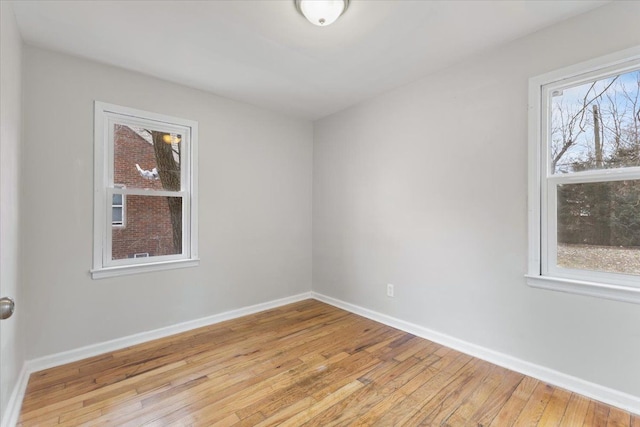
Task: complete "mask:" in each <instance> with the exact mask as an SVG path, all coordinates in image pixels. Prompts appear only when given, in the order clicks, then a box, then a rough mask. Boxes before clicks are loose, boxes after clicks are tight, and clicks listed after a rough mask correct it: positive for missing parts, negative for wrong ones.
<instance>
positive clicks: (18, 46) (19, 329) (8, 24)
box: [0, 1, 25, 418]
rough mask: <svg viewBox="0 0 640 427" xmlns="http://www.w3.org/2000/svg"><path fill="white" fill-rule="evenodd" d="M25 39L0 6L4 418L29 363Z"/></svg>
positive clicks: (0, 402)
mask: <svg viewBox="0 0 640 427" xmlns="http://www.w3.org/2000/svg"><path fill="white" fill-rule="evenodd" d="M21 70H22V40H21V38H20V34H19V32H18V27H17V25H16V20H15V17H14V15H13V10H12V9H11V5H10V4H9V3H8V2H4V1H3V2H0V297H5V296H8V297H11V298H13V299H14V300H15V301H16V304H17V309H16V312H15V314H14V315H13V317H11V318H9V319H7V320H3V321H2V323H0V336H1V338H0V339H1V340H2V342H0V349H1V352H2V353H1V354H0V360H1V361H2V364H1V365H0V369H1V372H0V378H1V379H2V380H1V381H0V418H2V414H4V413H5V409H6V405H7V401H8V399H9V395H10V393H11V391H12V389H13V387H14V385H15V383H16V380H17V378H18V374H19V372H20V369H21V368H22V363H23V361H24V358H25V339H24V329H23V324H24V319H25V317H24V301H23V299H22V289H21V287H20V284H19V266H18V251H19V239H18V229H19V222H20V221H19V209H18V206H19V202H18V200H19V198H18V187H19V183H18V175H19V171H18V164H19V157H20V156H19V147H20V126H21V99H22V91H21Z"/></svg>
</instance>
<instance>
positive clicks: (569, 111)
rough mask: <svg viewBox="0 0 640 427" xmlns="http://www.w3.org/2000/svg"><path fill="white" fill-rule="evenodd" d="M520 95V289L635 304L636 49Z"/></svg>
mask: <svg viewBox="0 0 640 427" xmlns="http://www.w3.org/2000/svg"><path fill="white" fill-rule="evenodd" d="M529 86H530V87H529V104H530V105H529V111H530V117H529V124H530V152H529V157H530V171H529V241H530V242H529V252H530V254H529V271H528V274H527V278H528V279H527V281H528V283H529V284H530V285H532V286H535V287H541V288H546V289H552V290H558V291H564V292H573V293H578V294H584V295H591V296H599V297H603V298H609V299H614V300H621V301H628V302H637V303H640V48H634V49H631V50H627V51H624V52H620V53H618V54H615V55H611V56H608V57H605V58H600V59H597V60H595V61H590V62H588V63H584V64H579V65H577V66H573V67H570V68H567V69H563V70H559V71H555V72H552V73H548V74H545V75H543V76H539V77H536V78H532V79H531V80H530V84H529Z"/></svg>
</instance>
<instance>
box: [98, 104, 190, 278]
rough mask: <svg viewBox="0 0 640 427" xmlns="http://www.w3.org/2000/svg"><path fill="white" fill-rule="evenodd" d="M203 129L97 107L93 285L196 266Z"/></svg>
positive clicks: (169, 119) (179, 121) (125, 110)
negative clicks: (198, 167) (198, 156)
mask: <svg viewBox="0 0 640 427" xmlns="http://www.w3.org/2000/svg"><path fill="white" fill-rule="evenodd" d="M197 126H198V125H197V123H196V122H193V121H190V120H184V119H178V118H174V117H168V116H164V115H159V114H155V113H149V112H145V111H139V110H134V109H132V108H126V107H120V106H117V105H111V104H105V103H102V102H96V103H95V141H94V144H95V162H94V167H95V176H94V183H95V184H94V185H95V188H94V254H93V269H92V270H91V274H92V277H93V278H94V279H97V278H102V277H109V276H116V275H122V274H131V273H140V272H146V271H153V270H162V269H168V268H177V267H190V266H195V265H197V264H198V257H197V205H196V202H197V194H196V189H197V174H196V171H195V166H196V165H195V162H194V159H195V158H196V148H197Z"/></svg>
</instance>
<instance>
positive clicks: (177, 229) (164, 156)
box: [152, 131, 182, 253]
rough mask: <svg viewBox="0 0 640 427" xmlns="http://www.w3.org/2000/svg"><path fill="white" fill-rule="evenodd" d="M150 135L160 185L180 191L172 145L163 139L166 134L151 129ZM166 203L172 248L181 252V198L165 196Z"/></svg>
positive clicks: (177, 162) (178, 172) (178, 167)
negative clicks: (151, 136) (169, 220)
mask: <svg viewBox="0 0 640 427" xmlns="http://www.w3.org/2000/svg"><path fill="white" fill-rule="evenodd" d="M152 135H153V148H154V150H155V154H156V164H157V166H158V175H159V176H160V182H161V183H162V187H163V188H164V189H165V190H169V191H180V163H179V161H176V160H175V158H174V151H173V147H172V145H171V144H168V143H166V142H165V141H164V136H165V135H167V134H166V133H163V132H156V131H153V132H152ZM167 203H168V204H169V212H170V215H171V228H172V229H173V248H174V249H175V251H176V253H182V198H181V197H167Z"/></svg>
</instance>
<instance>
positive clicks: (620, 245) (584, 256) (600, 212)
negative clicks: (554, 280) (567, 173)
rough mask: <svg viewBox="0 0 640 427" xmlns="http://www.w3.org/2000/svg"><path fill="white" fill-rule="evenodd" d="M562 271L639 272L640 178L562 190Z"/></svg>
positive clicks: (559, 257) (560, 228) (570, 187)
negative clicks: (570, 269) (573, 269)
mask: <svg viewBox="0 0 640 427" xmlns="http://www.w3.org/2000/svg"><path fill="white" fill-rule="evenodd" d="M557 215H558V260H557V264H558V267H563V268H575V269H581V270H595V271H605V272H611V273H624V274H640V180H629V181H615V182H596V183H586V184H563V185H559V186H558V214H557Z"/></svg>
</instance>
